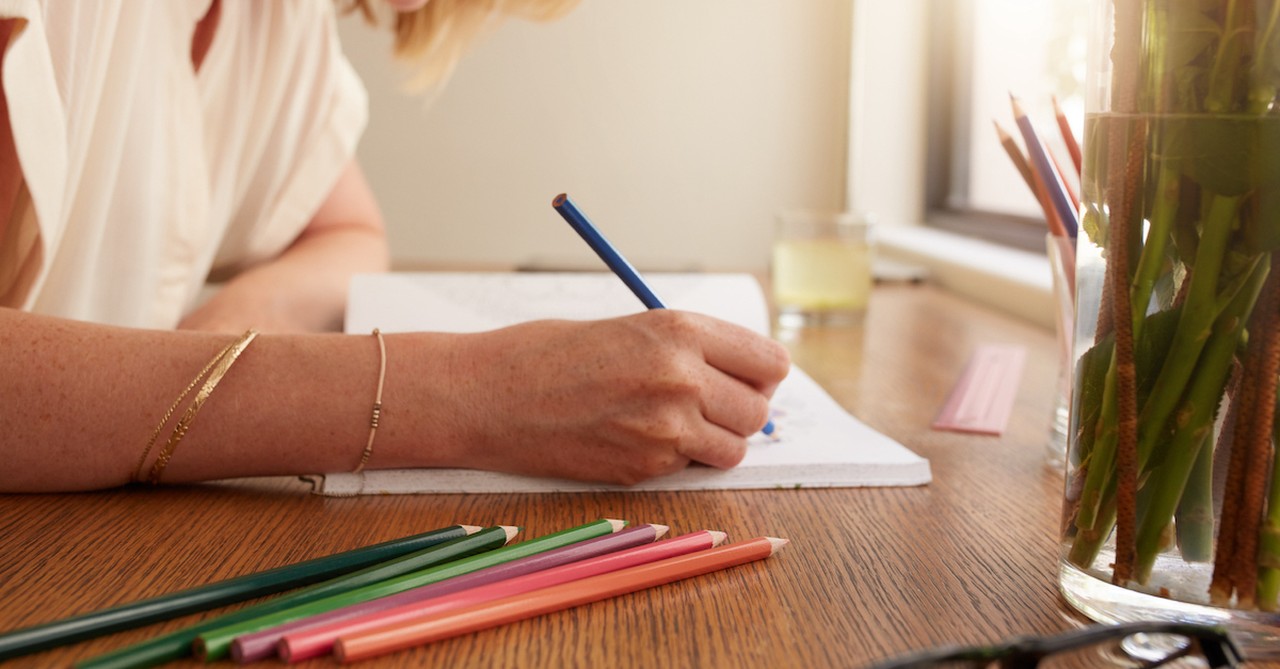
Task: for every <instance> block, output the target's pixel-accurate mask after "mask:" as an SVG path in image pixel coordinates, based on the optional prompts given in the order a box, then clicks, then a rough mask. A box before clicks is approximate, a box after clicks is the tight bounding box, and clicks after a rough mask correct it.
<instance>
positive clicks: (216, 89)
mask: <svg viewBox="0 0 1280 669" xmlns="http://www.w3.org/2000/svg"><path fill="white" fill-rule="evenodd" d="M223 6H224V10H225V9H227V8H236V9H235V10H234V11H233V12H230V13H228V15H226V16H224V20H228V21H231V22H233V23H234V25H220V26H219V28H218V31H217V32H218V34H217V36H215V38H214V40H215V41H214V45H213V47H212V48H211V50H210V54H209V56H208V59H209V60H207V61H206V63H205V64H204V65H202V70H201V75H200V76H201V77H202V91H203V95H204V96H205V100H204V102H205V105H206V109H207V110H208V113H207V115H206V119H207V122H208V124H209V126H208V128H207V129H206V145H207V146H208V149H209V152H210V155H211V156H215V158H214V159H213V160H212V164H211V169H213V170H214V174H213V175H211V176H213V182H214V183H216V184H220V186H219V187H220V188H224V189H225V192H221V193H217V194H215V195H214V197H215V202H214V210H215V211H227V212H229V223H228V227H227V230H226V233H225V234H224V236H223V238H222V241H221V244H220V246H219V248H218V252H217V255H216V257H215V259H214V265H213V271H214V273H215V274H217V273H220V272H225V271H238V270H239V269H242V268H244V267H246V266H250V265H253V264H255V263H259V262H262V261H263V260H267V259H269V258H272V257H274V256H276V255H278V254H279V253H281V252H282V251H284V250H285V249H286V248H287V247H288V246H289V244H291V243H292V242H293V240H295V239H296V238H297V237H298V235H299V234H300V233H301V232H302V230H303V229H304V228H305V227H306V226H307V224H308V222H309V221H310V220H311V218H312V217H313V216H314V215H315V212H316V211H317V210H318V209H319V207H320V205H321V204H322V203H323V202H324V200H325V198H326V197H327V196H328V194H329V192H330V191H331V190H332V188H333V185H334V184H335V182H336V181H337V179H338V177H339V175H341V173H342V171H343V169H344V168H345V167H346V165H347V164H348V163H349V162H350V161H351V159H352V158H353V157H354V155H355V149H356V145H357V143H358V141H359V138H360V135H361V133H362V132H363V130H364V126H365V123H366V121H367V96H366V94H365V90H364V87H363V85H362V84H361V82H360V79H359V77H358V76H357V75H356V73H355V70H354V68H352V66H351V64H350V62H348V60H347V59H346V57H345V55H344V54H343V53H342V48H341V44H340V42H339V38H338V32H337V26H336V17H335V14H334V8H333V7H334V3H333V2H316V1H314V0H294V1H292V2H253V3H224V4H223ZM224 36H225V37H226V38H227V39H235V40H237V41H238V43H237V44H235V45H219V44H218V43H217V40H219V39H223V37H224ZM228 46H230V47H231V48H227V47H228ZM206 68H207V71H206ZM206 77H207V78H206ZM228 183H229V184H233V186H232V187H231V188H229V189H226V187H225V184H228Z"/></svg>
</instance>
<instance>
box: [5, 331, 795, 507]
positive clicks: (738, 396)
mask: <svg viewBox="0 0 1280 669" xmlns="http://www.w3.org/2000/svg"><path fill="white" fill-rule="evenodd" d="M234 339H235V336H234V335H225V334H216V333H204V332H164V331H150V330H131V329H124V328H115V327H108V326H101V325H93V324H88V323H83V322H78V321H67V320H62V319H56V318H50V317H45V316H39V315H33V314H29V313H25V312H20V311H16V310H12V309H0V350H3V351H4V352H5V354H4V355H3V356H0V407H2V408H0V462H3V463H4V466H2V467H0V491H10V492H20V491H55V490H86V489H94V488H104V487H112V486H118V485H122V484H124V483H126V482H128V481H129V480H130V478H131V476H132V474H133V472H134V469H135V468H136V466H137V462H138V458H139V456H140V455H141V454H142V452H143V450H144V448H145V446H146V443H147V440H148V438H149V436H150V435H151V434H152V432H153V431H154V430H155V428H156V425H157V424H158V423H159V422H160V420H161V418H162V417H163V415H164V412H165V410H166V409H167V408H168V407H169V405H170V404H171V403H173V401H174V399H175V398H177V397H178V395H179V394H180V393H181V391H182V389H183V388H185V387H186V386H187V385H188V384H189V383H190V382H191V380H192V379H193V378H194V377H195V376H196V374H197V372H199V371H200V369H201V368H202V367H204V365H205V364H206V363H207V362H208V361H209V360H210V359H211V358H213V357H214V355H215V354H216V353H217V352H218V351H219V350H220V349H222V347H224V346H225V345H226V344H227V343H229V342H231V341H233V340H234ZM386 348H387V372H386V385H385V388H384V391H383V408H382V414H381V422H380V425H379V428H378V433H377V438H376V441H375V444H374V448H373V456H372V458H371V459H370V461H369V464H368V467H370V468H386V467H470V468H477V469H490V470H497V471H506V472H514V473H521V474H529V475H538V476H558V477H567V478H574V479H583V480H593V481H606V482H615V483H635V482H638V481H641V480H644V479H647V478H650V477H652V476H656V475H659V474H665V473H669V472H672V471H675V470H677V469H680V468H681V467H683V466H685V465H686V464H687V463H688V462H689V461H698V462H704V463H707V464H710V465H713V466H719V467H728V466H732V465H734V464H736V463H737V462H738V461H739V460H740V459H741V458H742V456H743V454H744V453H745V448H746V437H748V436H750V435H751V434H753V433H755V432H756V431H758V430H759V429H760V428H761V427H762V426H763V425H764V423H765V420H766V418H767V413H768V398H769V397H770V396H771V395H772V393H773V390H774V388H775V387H776V385H777V383H778V382H779V381H780V380H781V379H782V377H783V376H784V375H785V374H786V371H787V368H788V357H787V353H786V350H785V349H784V348H783V347H782V346H781V345H779V344H778V343H776V342H774V341H771V340H769V339H767V338H765V337H761V336H759V335H756V334H754V333H752V332H750V331H749V330H746V329H743V328H740V327H738V326H735V325H731V324H728V323H725V322H723V321H718V320H716V319H713V318H710V317H705V316H698V315H695V314H688V313H681V312H677V311H669V310H655V311H650V312H645V313H642V314H637V315H635V316H628V317H624V318H617V319H610V320H603V321H591V322H567V321H539V322H534V323H528V324H524V325H518V326H515V327H511V328H504V329H501V330H495V331H492V332H486V333H478V334H467V335H454V334H438V333H418V334H395V335H386ZM378 359H379V353H378V346H377V340H376V339H375V338H374V337H373V336H371V335H338V334H308V335H271V334H264V335H262V336H260V337H258V338H257V339H256V340H255V341H253V342H252V344H250V345H249V347H248V348H247V349H246V350H245V351H244V353H243V354H242V355H241V356H240V358H239V360H238V361H237V362H236V363H235V365H234V366H233V367H232V368H231V369H230V371H228V372H227V374H226V376H225V377H224V378H223V379H222V381H221V383H220V384H219V385H218V387H217V388H216V390H215V391H214V392H213V394H212V395H211V396H210V398H209V400H208V402H207V403H206V404H205V405H204V407H203V408H202V409H201V410H200V412H199V414H198V415H197V416H196V419H195V420H194V422H193V423H192V425H191V428H190V431H189V432H188V433H187V435H186V437H185V438H184V439H183V440H182V441H181V443H180V444H179V445H178V447H177V449H176V451H175V452H174V456H173V459H172V462H171V463H170V464H169V466H168V468H167V469H166V470H165V472H164V476H163V481H165V482H183V481H200V480H209V479H217V478H227V477H234V476H258V475H281V474H308V473H323V472H332V471H348V470H350V469H352V468H353V467H354V466H355V465H356V463H357V462H358V461H359V458H360V452H361V450H362V449H363V447H364V444H365V442H366V440H367V438H368V435H369V416H370V411H371V407H372V403H373V398H374V395H375V391H376V386H377V376H378V375H377V369H378ZM185 407H186V405H185V404H183V405H181V406H179V408H178V410H177V413H178V414H179V415H180V414H181V413H182V412H183V411H184V410H185ZM171 432H172V429H171V428H166V429H165V430H164V431H163V432H162V433H161V435H160V438H159V442H160V444H163V442H164V441H165V440H166V439H167V438H168V436H169V434H170V433H171ZM154 457H155V453H153V454H152V455H151V456H150V458H149V459H148V462H147V466H148V467H149V466H150V460H151V459H154Z"/></svg>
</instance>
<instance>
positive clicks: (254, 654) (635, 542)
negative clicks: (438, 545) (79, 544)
mask: <svg viewBox="0 0 1280 669" xmlns="http://www.w3.org/2000/svg"><path fill="white" fill-rule="evenodd" d="M666 531H667V527H666V526H665V525H652V524H650V525H639V526H636V527H632V528H628V529H625V530H622V531H620V532H615V533H613V534H606V535H604V536H602V537H596V538H595V539H588V540H586V541H581V542H578V543H576V544H572V545H569V546H565V547H563V548H557V549H555V550H550V551H547V552H545V553H538V554H537V555H530V556H529V557H526V558H521V559H519V560H512V561H511V562H507V563H504V564H499V565H494V566H492V567H489V568H487V569H481V570H479V571H474V572H471V573H470V574H463V575H462V576H456V577H454V578H451V579H448V580H444V581H440V582H439V583H432V584H430V585H424V586H422V587H420V588H414V589H412V590H406V591H404V592H400V593H396V594H394V595H390V596H387V597H382V598H380V599H374V600H370V601H367V602H361V603H359V604H352V605H351V606H345V607H342V608H340V609H334V610H332V611H328V612H326V613H321V614H318V615H314V616H311V617H309V618H303V619H301V620H295V621H292V622H288V623H285V624H283V625H276V626H275V627H269V628H267V629H264V630H259V631H257V632H253V633H251V634H245V635H242V636H238V637H236V640H235V641H234V642H232V644H231V656H232V657H234V658H235V659H236V661H237V662H240V663H245V662H256V661H258V660H264V659H266V658H268V657H271V656H272V655H275V653H276V644H277V643H278V642H279V641H280V637H282V636H284V635H285V634H288V633H290V632H297V631H299V630H304V629H309V628H311V627H316V626H319V625H324V624H328V623H332V622H336V621H339V620H346V619H348V618H354V617H356V616H363V615H365V614H368V613H374V612H376V611H382V610H385V609H389V608H392V607H394V606H400V605H403V604H410V603H413V602H421V601H423V600H427V599H431V598H432V597H440V596H443V595H448V594H452V593H455V592H460V591H462V590H467V589H470V588H475V587H479V586H481V585H488V584H490V583H496V582H498V581H503V580H506V579H509V578H514V577H516V576H523V575H525V574H532V573H534V572H537V571H542V570H544V569H550V568H552V567H559V566H560V565H565V564H569V563H571V562H577V561H579V560H585V559H587V558H593V557H597V556H600V555H605V554H607V553H612V552H615V551H620V550H623V549H627V548H634V547H636V546H640V545H643V544H647V543H651V542H653V541H656V540H657V539H658V538H659V537H661V536H662V535H663V534H665V533H666Z"/></svg>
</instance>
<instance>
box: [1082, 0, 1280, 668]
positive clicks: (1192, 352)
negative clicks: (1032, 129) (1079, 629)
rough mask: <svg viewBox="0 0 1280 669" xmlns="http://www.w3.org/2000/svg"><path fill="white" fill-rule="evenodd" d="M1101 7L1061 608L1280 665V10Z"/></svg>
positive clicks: (1135, 3)
mask: <svg viewBox="0 0 1280 669" xmlns="http://www.w3.org/2000/svg"><path fill="white" fill-rule="evenodd" d="M1092 11H1094V22H1093V25H1094V26H1095V27H1094V31H1095V34H1094V35H1092V36H1091V44H1090V63H1089V72H1088V75H1087V80H1086V85H1087V96H1088V99H1087V101H1086V108H1087V109H1086V119H1085V135H1084V141H1083V145H1084V170H1083V179H1082V189H1081V198H1082V200H1083V203H1082V207H1081V209H1080V227H1079V233H1078V235H1079V238H1078V243H1077V265H1076V282H1077V312H1076V332H1075V346H1074V351H1073V357H1074V363H1075V371H1074V376H1073V388H1072V411H1071V434H1070V443H1069V451H1068V466H1067V473H1066V486H1065V495H1064V497H1065V503H1064V507H1063V525H1062V527H1063V531H1062V553H1061V569H1060V584H1061V587H1062V591H1063V593H1064V595H1065V596H1066V598H1067V600H1068V601H1069V602H1071V603H1072V604H1073V605H1074V606H1075V607H1077V608H1078V609H1080V610H1081V611H1082V612H1084V613H1085V614H1087V615H1088V616H1090V617H1092V618H1094V619H1097V620H1099V621H1103V622H1118V621H1126V620H1139V619H1166V620H1179V621H1193V622H1210V623H1221V624H1225V625H1226V626H1227V628H1228V629H1229V630H1230V631H1231V632H1232V633H1233V635H1234V636H1235V637H1236V638H1237V640H1238V641H1239V642H1240V643H1241V645H1242V647H1243V648H1244V650H1245V653H1246V655H1248V656H1249V657H1250V658H1253V659H1261V658H1268V657H1269V658H1275V657H1280V612H1278V611H1280V601H1278V597H1280V470H1277V466H1278V462H1277V458H1276V455H1275V453H1276V448H1275V442H1276V435H1277V433H1280V420H1277V419H1276V414H1277V408H1278V407H1280V404H1278V403H1277V393H1276V388H1277V376H1278V374H1280V322H1278V321H1277V317H1278V316H1280V256H1277V255H1276V254H1277V252H1278V251H1280V97H1278V96H1277V91H1278V90H1280V3H1276V2H1269V3H1255V2H1240V1H1237V0H1222V1H1220V2H1187V1H1186V0H1093V2H1092Z"/></svg>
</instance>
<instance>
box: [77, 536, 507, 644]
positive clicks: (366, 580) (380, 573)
mask: <svg viewBox="0 0 1280 669" xmlns="http://www.w3.org/2000/svg"><path fill="white" fill-rule="evenodd" d="M516 531H518V528H514V527H504V526H497V527H490V528H486V529H483V530H480V531H479V532H476V533H474V534H471V535H470V536H466V535H464V536H461V537H459V538H456V539H452V540H450V541H447V542H444V543H440V544H436V545H435V546H432V547H430V548H425V549H422V550H419V551H415V552H413V553H409V554H408V555H403V556H401V557H398V558H395V559H393V560H389V561H385V562H381V563H378V564H375V565H373V566H370V567H366V568H364V569H361V570H359V571H355V572H352V573H349V574H346V575H344V576H339V577H337V578H332V579H329V580H327V581H324V582H322V583H317V584H315V585H311V586H308V587H306V588H303V589H301V590H296V591H294V592H290V593H288V594H285V595H281V596H279V597H275V598H273V599H269V600H267V601H265V602H262V603H260V604H254V605H252V606H248V607H245V608H243V609H239V610H237V611H232V612H231V613H227V614H225V615H221V616H217V617H215V618H211V619H209V620H206V621H203V622H200V623H197V624H195V625H192V626H191V627H186V628H184V629H181V630H178V631H176V632H172V633H170V634H166V635H164V636H162V637H158V638H156V639H152V640H150V641H144V642H142V643H139V644H134V645H132V646H128V647H125V648H121V649H120V650H117V651H113V652H111V653H107V654H106V655H99V656H98V657H94V658H90V659H88V660H84V661H82V662H78V663H76V667H79V668H80V669H106V668H111V669H136V668H138V667H154V666H156V665H158V664H163V663H165V662H169V661H172V660H176V659H179V658H183V657H187V656H189V655H190V654H191V644H192V642H193V641H195V639H196V637H198V636H199V635H200V634H201V633H202V632H204V631H206V630H213V629H217V628H219V627H225V626H227V625H230V624H232V623H235V622H237V621H241V620H249V619H251V618H256V617H258V616H261V615H265V614H267V613H270V612H272V611H281V610H284V609H288V608H290V607H293V606H297V605H299V604H302V603H304V602H310V601H315V600H318V599H323V598H325V597H328V596H330V595H333V594H335V593H339V592H345V591H347V590H352V589H356V588H360V587H363V586H365V585H368V584H370V583H377V582H379V581H382V580H385V579H387V578H392V577H395V576H399V575H401V574H407V573H410V572H414V571H417V570H419V569H423V568H426V567H429V566H432V565H437V564H444V563H447V562H451V561H453V560H457V559H459V558H464V557H467V556H469V555H474V554H476V553H480V552H484V551H490V550H493V549H495V548H498V547H500V546H502V545H503V544H505V543H506V542H507V541H508V540H510V538H511V537H512V536H513V535H514V533H515V532H516Z"/></svg>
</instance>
